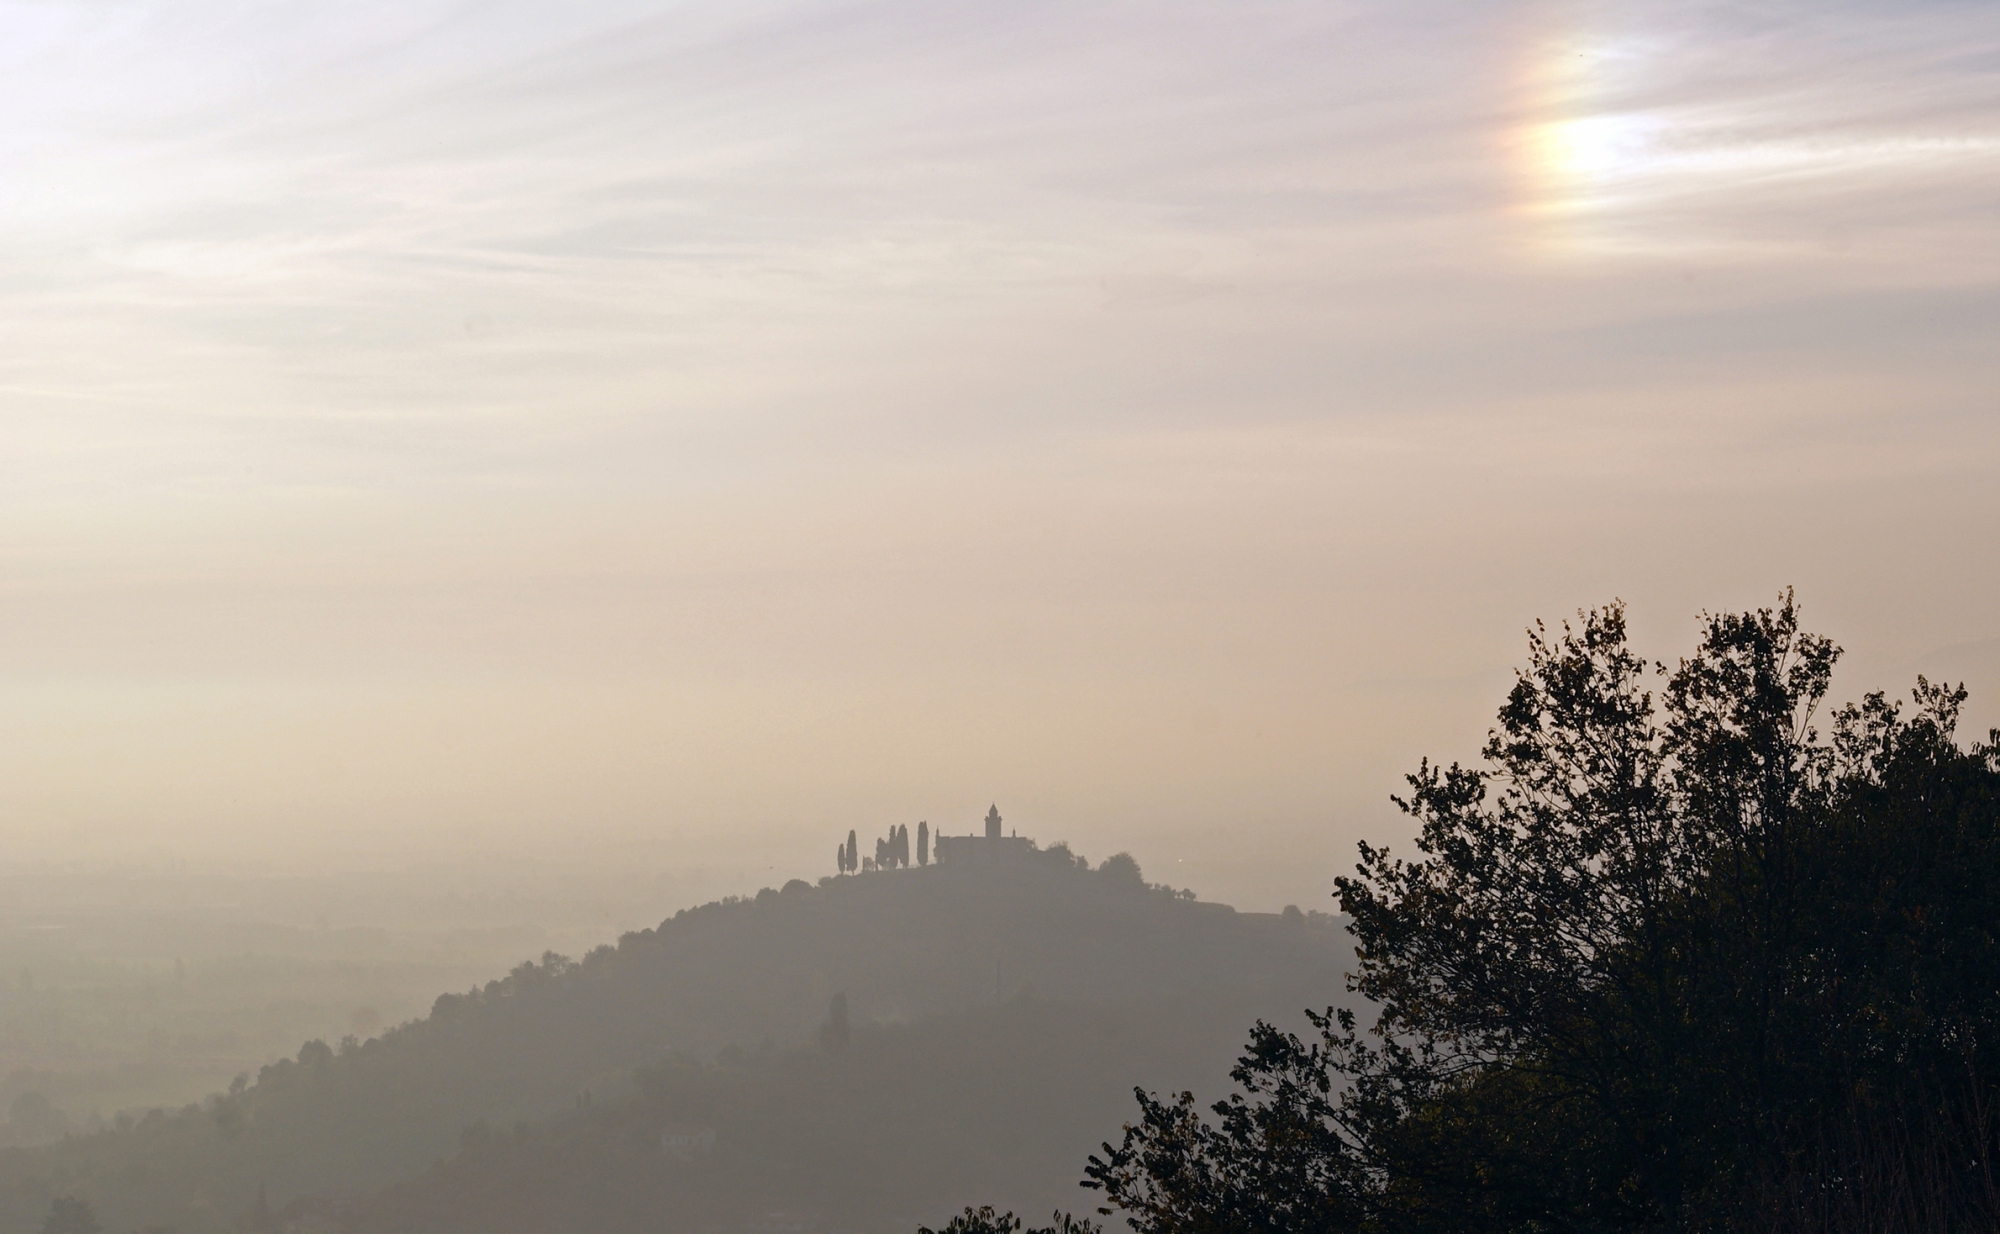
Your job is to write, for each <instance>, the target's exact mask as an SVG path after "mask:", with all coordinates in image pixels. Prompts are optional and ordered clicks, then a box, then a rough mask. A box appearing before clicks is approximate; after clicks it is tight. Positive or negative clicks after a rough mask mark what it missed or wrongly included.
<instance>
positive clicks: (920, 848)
mask: <svg viewBox="0 0 2000 1234" xmlns="http://www.w3.org/2000/svg"><path fill="white" fill-rule="evenodd" d="M930 863H931V825H930V824H929V823H928V822H925V821H922V820H919V821H918V823H917V864H918V865H920V866H927V865H929V864H930Z"/></svg>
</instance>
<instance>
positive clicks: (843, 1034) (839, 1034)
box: [819, 992, 852, 1054]
mask: <svg viewBox="0 0 2000 1234" xmlns="http://www.w3.org/2000/svg"><path fill="white" fill-rule="evenodd" d="M851 1035H852V1034H851V1031H850V1029H849V1028H848V1024H847V995H846V994H845V993H844V992H843V993H840V994H836V995H834V996H833V1001H832V1002H830V1003H828V1004H827V1007H826V1019H825V1020H824V1021H823V1022H822V1023H821V1024H820V1026H819V1048H820V1049H822V1050H825V1051H826V1052H827V1053H828V1054H838V1053H840V1052H841V1051H842V1050H845V1049H846V1048H847V1042H848V1038H849V1037H850V1036H851Z"/></svg>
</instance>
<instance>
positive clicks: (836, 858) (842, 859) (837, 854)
mask: <svg viewBox="0 0 2000 1234" xmlns="http://www.w3.org/2000/svg"><path fill="white" fill-rule="evenodd" d="M833 868H834V869H835V870H836V871H838V872H839V873H841V874H845V873H847V845H845V844H841V845H837V846H835V848H834V850H833Z"/></svg>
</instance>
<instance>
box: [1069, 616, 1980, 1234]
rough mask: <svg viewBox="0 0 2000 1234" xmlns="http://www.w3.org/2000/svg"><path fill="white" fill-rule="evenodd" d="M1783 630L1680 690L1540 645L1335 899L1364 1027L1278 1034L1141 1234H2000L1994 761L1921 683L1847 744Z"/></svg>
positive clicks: (1112, 1172)
mask: <svg viewBox="0 0 2000 1234" xmlns="http://www.w3.org/2000/svg"><path fill="white" fill-rule="evenodd" d="M1838 654H1839V651H1838V649H1837V648H1836V647H1834V646H1833V645H1832V643H1830V642H1829V641H1828V640H1826V639H1824V638H1821V637H1818V636H1816V635H1813V634H1810V633H1807V632H1805V631H1804V630H1802V629H1801V628H1800V625H1799V617H1798V611H1797V607H1796V605H1795V603H1794V602H1793V599H1792V597H1791V595H1790V594H1789V593H1787V594H1786V595H1785V596H1784V597H1783V598H1782V601H1781V602H1780V604H1779V605H1778V606H1777V607H1775V608H1772V609H1765V610H1760V611H1756V612H1751V613H1744V614H1730V615H1720V616H1709V617H1706V618H1704V620H1703V623H1702V633H1701V639H1700V643H1699V646H1698V648H1697V650H1696V651H1695V652H1694V653H1693V654H1692V655H1691V656H1690V657H1688V658H1687V659H1685V660H1683V661H1681V662H1680V663H1679V664H1678V665H1677V666H1674V667H1671V668H1670V667H1668V666H1666V665H1664V664H1659V663H1654V662H1650V661H1648V660H1646V659H1645V658H1643V657H1642V656H1640V655H1639V654H1638V653H1637V652H1635V651H1634V650H1633V649H1632V648H1631V646H1630V645H1629V642H1628V638H1627V632H1626V623H1625V614H1624V610H1623V607H1622V606H1621V605H1618V604H1613V605H1610V606H1608V607H1605V608H1602V609H1599V610H1595V611H1591V612H1586V613H1584V614H1581V620H1580V624H1579V625H1577V626H1575V627H1572V626H1569V625H1564V626H1563V627H1562V628H1561V629H1560V630H1559V631H1555V632H1551V631H1549V630H1547V629H1546V628H1544V627H1542V626H1540V625H1538V626H1537V627H1536V628H1535V629H1534V630H1533V631H1531V633H1530V640H1529V656H1528V665H1527V667H1526V668H1525V669H1524V670H1522V671H1521V672H1520V673H1519V674H1518V677H1517V681H1516V684H1515V685H1514V687H1513V689H1512V691H1511V692H1510V694H1509V695H1508V697H1507V700H1506V702H1505V704H1504V705H1503V706H1502V708H1501V710H1500V713H1499V717H1498V722H1497V724H1496V726H1495V727H1494V729H1493V730H1492V732H1491V733H1490V735H1489V739H1488V741H1487V743H1486V746H1485V749H1484V751H1483V759H1484V765H1483V766H1477V767H1465V766H1461V765H1459V764H1456V763H1454V764H1451V765H1450V766H1439V765H1436V764H1433V763H1430V762H1429V761H1426V762H1424V763H1423V764H1422V765H1421V766H1420V767H1419V769H1418V770H1417V771H1416V772H1415V773H1414V774H1413V775H1411V776H1410V777H1409V785H1410V789H1409V792H1408V793H1407V795H1405V796H1404V797H1401V798H1398V799H1397V800H1398V804H1399V805H1401V807H1402V808H1403V810H1404V811H1405V812H1406V813H1407V814H1408V815H1409V816H1410V817H1412V818H1413V819H1414V820H1415V821H1416V823H1417V824H1418V826H1419V834H1418V837H1417V841H1416V848H1417V855H1416V856H1415V858H1414V859H1411V860H1404V859H1401V858H1399V857H1397V856H1394V855H1392V854H1391V853H1390V852H1389V851H1387V850H1385V849H1379V848H1375V847H1371V846H1368V845H1365V844H1364V845H1363V846H1362V847H1361V854H1360V862H1359V865H1358V867H1357V869H1356V871H1355V873H1354V875H1353V876H1352V877H1347V878H1342V879H1340V880H1338V881H1337V886H1338V895H1339V898H1340V901H1341V906H1342V908H1343V909H1344V910H1345V911H1346V912H1347V913H1349V914H1350V915H1351V917H1352V924H1351V929H1352V932H1353V934H1354V937H1355V940H1356V954H1357V970H1356V971H1355V972H1354V973H1353V974H1351V975H1350V978H1349V985H1350V990H1351V991H1353V992H1358V993H1360V994H1363V995H1366V996H1367V998H1368V999H1369V1000H1370V1002H1371V1004H1372V1006H1373V1008H1374V1012H1373V1014H1374V1017H1375V1018H1374V1019H1373V1021H1372V1022H1371V1023H1366V1024H1364V1023H1361V1022H1360V1021H1358V1020H1357V1018H1356V1017H1355V1016H1354V1015H1353V1014H1352V1012H1340V1011H1334V1010H1331V1009H1329V1010H1328V1011H1327V1012H1326V1013H1324V1014H1319V1015H1315V1016H1314V1017H1313V1023H1314V1026H1315V1030H1316V1031H1315V1033H1314V1034H1312V1035H1309V1036H1308V1037H1306V1038H1301V1037H1300V1036H1297V1035H1294V1034H1290V1033H1285V1032H1280V1031H1278V1030H1277V1029H1275V1028H1273V1027H1271V1026H1269V1025H1267V1024H1261V1023H1260V1024H1259V1025H1257V1026H1256V1028H1255V1029H1254V1030H1253V1031H1252V1035H1251V1040H1250V1042H1249V1046H1248V1049H1247V1051H1246V1052H1245V1054H1244V1055H1243V1057H1242V1058H1241V1060H1240V1062H1239V1064H1238V1066H1237V1068H1236V1069H1235V1071H1234V1072H1233V1076H1234V1078H1235V1080H1236V1082H1237V1083H1238V1085H1239V1087H1240V1091H1238V1092H1236V1093H1235V1094H1233V1095H1231V1096H1230V1097H1229V1098H1228V1099H1227V1100H1225V1101H1223V1102H1220V1103H1218V1104H1216V1105H1214V1106H1213V1107H1211V1114H1212V1117H1204V1116H1203V1112H1202V1111H1201V1110H1200V1109H1199V1108H1198V1107H1197V1105H1196V1104H1195V1101H1194V1099H1193V1097H1192V1096H1191V1095H1190V1094H1187V1093H1182V1094H1179V1095H1176V1096H1169V1097H1166V1098H1160V1097H1156V1096H1152V1095H1148V1094H1147V1093H1144V1092H1141V1093H1140V1094H1139V1099H1140V1105H1141V1109H1140V1117H1139V1119H1138V1121H1137V1122H1135V1123H1134V1124H1132V1125H1131V1126H1129V1127H1128V1128H1127V1129H1126V1132H1125V1135H1124V1138H1123V1141H1122V1143H1120V1144H1118V1145H1116V1146H1114V1145H1109V1144H1107V1145H1105V1146H1104V1152H1103V1155H1102V1156H1098V1157H1093V1158H1092V1159H1091V1163H1090V1166H1089V1168H1088V1170H1087V1176H1088V1177H1087V1180H1086V1183H1085V1185H1086V1186H1092V1187H1096V1188H1099V1189H1101V1190H1102V1192H1103V1193H1104V1196H1105V1200H1106V1204H1107V1206H1106V1208H1105V1209H1104V1210H1103V1211H1105V1212H1107V1213H1108V1212H1111V1211H1114V1210H1122V1211H1123V1212H1124V1213H1125V1215H1126V1217H1127V1219H1128V1221H1129V1222H1130V1224H1131V1225H1132V1226H1133V1227H1134V1228H1135V1229H1136V1230H1138V1231H1140V1234H1197V1232H1199V1234H1210V1232H1221V1231H1257V1232H1260V1234H1261V1232H1266V1231H1268V1232H1271V1234H1277V1232H1280V1231H1287V1232H1289V1231H1305V1230H1314V1231H1343V1230H1351V1231H1377V1230H1379V1231H1405V1230H1407V1231H1430V1230H1439V1231H1443V1230H1452V1231H1469V1230H1494V1231H1523V1232H1526V1231H1592V1230H1649V1231H1650V1230H1659V1231H1695V1230H1733V1229H1758V1230H1774V1229H1776V1230H1783V1229H1794V1228H1795V1229H1801V1230H1804V1229H1814V1230H1844V1229H1856V1230H1859V1229H1868V1230H1891V1229H1910V1230H1932V1229H1954V1228H1963V1229H1991V1228H1995V1226H1996V1225H2000V1185H1996V1179H2000V1173H1996V1170H1995V1166H1996V1164H2000V1162H1997V1161H1996V1153H1995V1131H1996V1126H1995V1124H1994V1122H1993V1113H1994V1111H1995V1110H1996V1109H2000V940H1996V936H1995V931H1996V929H2000V749H1996V747H1997V746H2000V734H1994V735H1993V736H1992V737H1990V738H1989V741H1988V743H1986V744H1983V745H1975V746H1973V747H1972V748H1971V749H1969V750H1967V749H1963V748H1961V747H1960V746H1959V744H1958V743H1957V741H1956V738H1955V726H1956V722H1957V718H1958V714H1959V710H1960V706H1961V704H1962V703H1963V702H1964V699H1965V697H1966V695H1965V691H1964V690H1963V689H1962V688H1961V689H1947V688H1944V687H1942V686H1937V685H1933V684H1931V683H1929V682H1928V681H1925V680H1924V679H1923V678H1919V679H1918V682H1917V686H1916V688H1915V690H1914V691H1913V694H1912V702H1913V706H1912V707H1911V708H1910V709H1909V711H1908V713H1907V714H1906V713H1905V709H1904V708H1903V707H1901V706H1899V705H1898V704H1896V703H1893V702H1891V701H1889V700H1888V699H1887V698H1886V697H1885V696H1883V695H1881V694H1873V695H1869V696H1868V697H1867V698H1865V699H1864V700H1863V701H1862V702H1861V703H1860V704H1858V705H1851V706H1848V707H1845V708H1842V709H1840V710H1839V711H1837V712H1834V713H1832V714H1831V715H1830V716H1829V717H1826V718H1825V719H1821V720H1819V723H1822V724H1826V726H1827V732H1826V733H1825V735H1822V733H1821V732H1820V730H1819V728H1818V727H1817V726H1816V717H1819V716H1820V713H1821V709H1822V707H1823V705H1824V701H1825V696H1826V694H1827V691H1828V687H1829V683H1830V680H1831V675H1832V670H1833V666H1834V663H1835V660H1836V658H1837V657H1838Z"/></svg>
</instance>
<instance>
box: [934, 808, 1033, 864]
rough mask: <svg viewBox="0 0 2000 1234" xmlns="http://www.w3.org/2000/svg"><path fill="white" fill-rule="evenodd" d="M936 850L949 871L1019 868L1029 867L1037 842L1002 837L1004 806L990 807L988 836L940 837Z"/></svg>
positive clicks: (987, 818)
mask: <svg viewBox="0 0 2000 1234" xmlns="http://www.w3.org/2000/svg"><path fill="white" fill-rule="evenodd" d="M933 851H934V852H935V853H936V856H937V863H938V864H939V865H941V866H943V867H945V868H946V869H948V870H949V869H963V868H966V867H979V866H987V867H992V866H1017V865H1025V864H1027V861H1028V858H1029V856H1030V855H1031V854H1033V853H1034V851H1035V842H1034V841H1033V840H1030V839H1026V838H1024V837H1021V836H1015V835H1004V836H1003V835H1001V834H1000V807H999V806H998V805H989V806H988V807H987V808H986V834H985V835H983V836H982V835H967V836H948V835H939V836H938V838H937V841H936V843H935V845H934V846H933Z"/></svg>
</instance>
